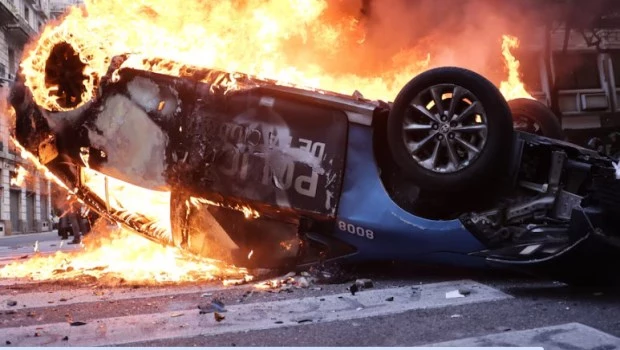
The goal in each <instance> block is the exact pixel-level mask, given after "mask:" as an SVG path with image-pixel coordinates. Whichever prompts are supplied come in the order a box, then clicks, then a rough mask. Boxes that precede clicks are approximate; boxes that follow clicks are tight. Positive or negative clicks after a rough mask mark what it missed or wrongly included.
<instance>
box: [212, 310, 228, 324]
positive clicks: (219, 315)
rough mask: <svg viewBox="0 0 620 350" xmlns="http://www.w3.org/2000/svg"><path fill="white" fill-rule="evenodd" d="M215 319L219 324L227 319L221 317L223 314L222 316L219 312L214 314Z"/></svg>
mask: <svg viewBox="0 0 620 350" xmlns="http://www.w3.org/2000/svg"><path fill="white" fill-rule="evenodd" d="M213 317H214V318H215V320H216V321H217V322H222V321H223V320H224V319H225V318H226V316H224V315H221V314H220V313H218V312H214V313H213Z"/></svg>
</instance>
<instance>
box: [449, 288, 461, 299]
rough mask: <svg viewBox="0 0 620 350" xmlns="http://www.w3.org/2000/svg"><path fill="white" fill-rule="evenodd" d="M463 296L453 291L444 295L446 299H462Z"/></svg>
mask: <svg viewBox="0 0 620 350" xmlns="http://www.w3.org/2000/svg"><path fill="white" fill-rule="evenodd" d="M464 297H465V295H463V294H461V292H460V291H458V290H453V291H450V292H447V293H446V299H454V298H464Z"/></svg>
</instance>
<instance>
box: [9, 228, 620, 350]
mask: <svg viewBox="0 0 620 350" xmlns="http://www.w3.org/2000/svg"><path fill="white" fill-rule="evenodd" d="M5 242H6V241H4V240H0V245H4V244H5ZM348 273H349V276H348V277H347V278H345V280H347V281H346V282H343V283H339V284H310V285H309V286H307V287H306V286H305V285H304V287H306V288H302V287H301V286H297V287H299V288H297V287H296V286H292V287H290V289H289V290H282V289H274V290H259V289H257V288H256V286H255V285H254V284H246V285H240V286H233V287H224V286H223V285H222V284H221V283H220V282H209V283H204V282H203V283H189V284H188V283H184V284H180V285H161V286H126V285H123V284H122V283H120V284H118V285H115V286H109V285H108V286H106V285H105V284H102V283H101V281H96V280H92V279H91V280H86V279H85V280H82V281H71V282H43V283H41V282H29V281H18V280H10V279H4V280H1V279H0V286H2V288H0V344H1V345H4V346H46V345H47V346H83V345H137V346H193V345H199V346H423V345H448V346H453V345H457V346H543V347H544V348H545V349H566V350H579V349H588V350H612V349H620V319H619V318H618V315H619V312H620V298H619V297H618V293H617V292H615V291H613V290H603V289H587V288H586V289H574V288H569V287H567V286H565V285H563V284H560V283H556V282H553V281H542V280H532V279H525V278H522V277H520V276H508V275H504V274H488V273H480V272H476V271H457V270H454V269H447V268H431V267H420V266H406V265H373V266H360V267H358V268H357V269H354V270H353V271H349V272H348ZM296 278H298V280H299V277H296ZM356 278H370V279H371V280H372V281H373V286H372V287H371V288H365V289H363V290H361V291H358V292H356V293H355V295H352V293H351V292H350V291H349V287H350V286H351V285H352V284H353V282H354V281H355V279H356ZM214 298H216V299H218V300H220V301H221V302H223V304H224V308H225V312H220V315H222V316H224V317H225V318H224V319H223V320H220V321H219V322H218V321H217V320H216V319H215V318H216V317H215V314H214V313H213V312H211V311H213V310H206V311H207V312H205V313H203V314H201V313H200V310H199V308H198V306H199V305H201V306H202V307H203V309H204V308H205V307H207V306H208V304H209V303H210V302H212V301H213V299H214ZM72 324H73V325H72Z"/></svg>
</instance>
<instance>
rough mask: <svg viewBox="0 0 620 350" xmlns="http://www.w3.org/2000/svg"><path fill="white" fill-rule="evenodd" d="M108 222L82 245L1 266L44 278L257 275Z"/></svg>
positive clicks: (1, 273)
mask: <svg viewBox="0 0 620 350" xmlns="http://www.w3.org/2000/svg"><path fill="white" fill-rule="evenodd" d="M105 226H106V224H105V223H104V221H100V222H99V224H98V225H96V226H95V228H94V229H93V232H91V233H90V234H89V235H88V236H86V237H85V239H84V248H83V250H80V251H75V252H56V253H54V254H52V255H49V256H44V255H41V254H37V255H35V256H34V257H32V258H30V259H28V260H25V261H19V262H14V263H11V264H9V265H6V266H5V267H3V268H0V278H22V279H24V278H25V279H30V280H35V281H42V280H74V279H76V278H80V277H85V276H87V277H88V276H89V277H92V278H95V279H97V280H99V281H100V283H101V284H107V283H115V284H117V283H118V281H124V282H126V283H130V284H141V285H144V284H147V285H155V284H162V283H173V282H174V283H178V282H195V281H212V280H223V282H224V284H230V283H231V281H230V280H228V278H235V280H234V281H237V280H243V281H250V280H252V276H251V275H249V274H248V271H247V270H245V269H241V268H235V267H231V266H227V265H226V264H224V263H222V262H219V261H216V260H212V259H206V258H197V257H193V256H186V255H183V254H182V252H181V251H179V250H178V249H176V248H174V247H169V246H168V247H166V246H162V245H159V244H157V243H154V242H152V241H150V240H148V239H146V238H143V237H141V236H138V235H136V234H134V233H132V232H130V231H127V230H125V229H122V228H119V227H105ZM91 235H92V237H91Z"/></svg>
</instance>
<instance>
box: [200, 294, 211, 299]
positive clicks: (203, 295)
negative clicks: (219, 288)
mask: <svg viewBox="0 0 620 350" xmlns="http://www.w3.org/2000/svg"><path fill="white" fill-rule="evenodd" d="M212 296H213V293H202V295H201V297H203V298H208V297H212Z"/></svg>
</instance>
